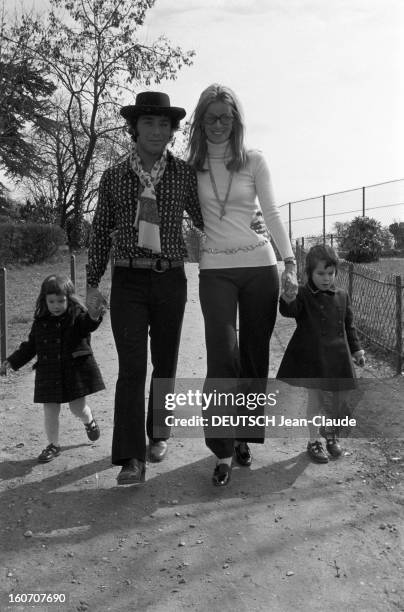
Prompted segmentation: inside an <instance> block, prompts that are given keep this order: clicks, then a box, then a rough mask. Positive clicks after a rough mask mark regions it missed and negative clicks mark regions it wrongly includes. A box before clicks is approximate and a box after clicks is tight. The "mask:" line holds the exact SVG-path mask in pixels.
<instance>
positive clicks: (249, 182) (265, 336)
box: [188, 84, 297, 486]
mask: <svg viewBox="0 0 404 612" xmlns="http://www.w3.org/2000/svg"><path fill="white" fill-rule="evenodd" d="M244 133H245V125H244V119H243V113H242V110H241V106H240V103H239V101H238V99H237V97H236V95H235V93H234V92H233V91H232V90H231V89H230V88H228V87H225V86H222V85H218V84H214V85H210V86H209V87H208V88H207V89H205V90H204V91H203V92H202V94H201V96H200V98H199V101H198V104H197V106H196V109H195V111H194V114H193V118H192V121H191V129H190V140H189V159H188V161H189V163H190V164H191V165H192V166H193V167H194V168H195V169H196V171H197V176H198V195H199V200H200V204H201V209H202V215H203V220H204V232H205V238H206V239H205V240H204V242H203V244H202V248H201V258H200V262H199V266H200V275H199V278H200V285H199V291H200V302H201V308H202V312H203V316H204V321H205V339H206V350H207V379H206V382H205V387H204V389H205V391H212V390H216V391H218V390H220V391H232V392H234V393H235V394H234V396H231V397H234V398H235V397H236V395H237V398H239V396H240V394H241V395H242V396H243V397H245V398H247V397H249V398H251V397H252V396H251V395H250V394H252V395H253V396H255V395H256V394H258V393H265V390H266V385H267V376H268V369H269V341H270V338H271V334H272V331H273V328H274V325H275V319H276V312H277V303H278V293H279V277H278V268H277V260H276V256H275V253H274V249H273V248H272V246H271V243H270V240H269V237H268V234H266V235H263V234H258V233H256V232H255V231H254V229H253V228H252V221H253V220H254V219H255V218H256V217H257V214H258V215H261V214H262V215H263V218H264V221H265V224H266V226H267V228H268V230H269V232H270V235H271V236H272V237H273V239H274V241H275V243H276V246H277V248H278V250H279V252H280V254H281V256H282V258H283V260H284V262H285V272H284V274H283V282H288V283H289V284H290V283H292V284H294V285H297V282H296V274H295V259H294V254H293V250H292V246H291V244H290V240H289V238H288V235H287V232H286V230H285V227H284V225H283V222H282V220H281V218H280V214H279V211H278V208H277V206H276V204H275V198H274V195H273V190H272V184H271V178H270V173H269V169H268V166H267V163H266V161H265V159H264V157H263V155H262V153H261V152H260V151H257V150H247V149H246V146H245V144H244ZM257 198H258V201H259V203H258V202H257ZM237 315H238V323H239V325H238V334H237ZM227 397H228V394H227ZM240 403H241V404H243V403H242V402H239V401H237V402H233V404H232V405H231V406H229V405H227V406H226V414H229V413H230V414H231V416H232V419H231V425H232V426H231V427H230V428H229V429H222V430H221V432H222V433H220V434H219V435H220V436H222V437H217V435H218V434H217V431H216V430H217V429H218V428H217V427H216V428H214V427H211V426H209V425H207V426H206V427H205V440H206V444H207V446H208V448H209V449H210V450H211V451H212V452H213V453H214V454H215V456H216V460H217V462H216V466H215V470H214V473H213V483H214V484H215V485H216V486H225V485H227V484H228V482H229V480H230V476H231V464H232V457H233V454H234V455H235V459H236V461H237V462H238V463H239V464H240V465H243V466H249V465H251V460H252V456H251V452H250V449H249V446H248V442H251V441H254V442H259V443H263V442H264V432H263V430H262V427H258V428H251V427H249V426H246V427H242V426H239V427H237V424H238V425H240V424H242V423H243V419H241V418H240V417H242V416H243V415H244V416H252V413H253V411H252V410H251V406H250V405H249V406H248V408H247V406H246V405H245V403H244V405H240ZM222 409H223V407H218V406H216V407H214V408H213V409H212V407H211V406H209V408H208V409H206V410H204V416H205V417H207V421H206V422H207V423H210V424H212V420H211V417H212V415H213V413H214V411H215V410H216V412H217V411H218V410H219V411H222ZM212 411H213V412H212ZM254 412H255V415H256V416H257V415H258V412H259V407H258V406H257V407H256V408H255V410H254ZM220 413H221V414H222V415H223V412H220ZM227 422H229V421H227ZM244 422H245V420H244ZM233 426H234V427H233Z"/></svg>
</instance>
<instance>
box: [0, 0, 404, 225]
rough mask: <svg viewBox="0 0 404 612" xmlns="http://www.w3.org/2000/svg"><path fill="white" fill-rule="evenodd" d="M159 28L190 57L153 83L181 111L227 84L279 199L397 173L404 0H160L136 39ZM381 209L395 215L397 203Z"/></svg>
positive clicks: (402, 190)
mask: <svg viewBox="0 0 404 612" xmlns="http://www.w3.org/2000/svg"><path fill="white" fill-rule="evenodd" d="M7 3H9V5H13V2H11V0H6V5H7ZM44 5H45V0H31V1H30V2H29V3H26V6H28V7H31V6H34V7H35V8H36V9H38V10H39V9H40V8H41V7H42V6H44ZM161 34H164V35H165V36H167V38H168V39H169V40H170V41H171V42H172V43H174V44H175V45H179V46H181V47H182V48H183V49H194V50H195V51H196V56H195V58H194V64H193V66H192V67H190V68H187V67H185V68H183V69H182V70H181V71H180V72H179V76H178V78H177V80H175V81H167V82H163V83H161V84H160V85H158V86H151V87H150V89H159V90H162V91H165V92H167V93H168V94H169V95H170V98H171V103H172V104H173V105H175V106H182V107H184V108H185V109H186V110H187V111H188V115H187V118H189V116H190V115H191V113H192V111H193V109H194V108H195V105H196V103H197V100H198V97H199V94H200V93H201V92H202V90H203V89H204V88H205V87H207V86H208V85H209V84H211V83H214V82H218V83H221V84H224V85H227V86H229V87H231V88H232V89H234V91H235V92H236V93H237V95H238V97H239V99H240V101H241V103H242V106H243V109H244V114H245V120H246V127H247V130H246V131H247V138H246V141H247V145H248V146H249V147H251V148H258V149H261V150H262V151H263V152H264V153H265V155H266V157H267V160H268V164H269V167H270V170H271V174H272V180H273V184H274V189H275V194H276V197H277V201H278V203H279V204H283V203H285V202H289V201H293V200H300V199H303V198H308V197H311V196H319V195H322V194H325V193H330V192H336V191H340V190H346V189H350V188H353V187H361V186H364V185H370V184H375V183H380V182H383V181H389V180H391V179H398V178H402V177H403V178H404V113H403V112H402V111H401V109H402V108H404V62H402V61H401V62H400V58H402V57H403V56H404V54H403V51H404V42H403V41H404V2H403V1H402V0H327V1H324V0H157V1H156V3H155V5H154V7H153V8H152V9H151V10H150V11H149V12H148V16H147V19H146V23H145V26H144V28H143V30H142V32H141V36H142V39H143V40H144V41H145V42H147V41H152V40H154V39H155V38H157V37H158V36H159V35H161ZM135 93H136V92H134V94H133V99H130V97H129V98H127V99H125V100H123V101H122V103H123V104H125V103H128V102H129V103H130V102H133V100H134V97H135ZM400 111H401V112H400ZM386 190H387V191H386V193H384V188H380V189H379V188H378V189H377V190H376V189H373V190H371V192H372V197H373V199H376V200H377V199H378V196H377V194H376V191H377V192H379V193H380V194H382V192H383V195H380V201H381V202H382V204H386V203H392V202H393V201H394V202H404V181H403V182H401V183H398V184H395V185H393V186H388V187H386ZM392 190H393V191H392ZM393 192H394V193H393ZM387 193H388V195H386V194H387ZM352 197H353V200H352V202H351V201H349V202H348V201H347V200H346V201H345V204H344V205H345V206H346V209H347V210H348V209H351V208H352V206H353V205H354V206H356V205H357V203H358V202H359V203H361V192H358V193H357V194H353V196H352ZM338 202H339V204H338V206H340V200H338ZM330 204H331V199H330ZM314 205H315V207H318V206H319V204H317V203H315V204H314V203H312V204H311V205H310V204H309V205H308V206H309V208H310V206H311V207H312V206H314ZM316 209H317V208H316ZM308 212H310V210H309V211H308ZM385 214H386V215H389V216H390V217H391V218H401V219H403V218H404V205H403V206H402V207H396V208H395V209H391V210H388V211H387V209H386V213H385ZM390 222H391V221H390Z"/></svg>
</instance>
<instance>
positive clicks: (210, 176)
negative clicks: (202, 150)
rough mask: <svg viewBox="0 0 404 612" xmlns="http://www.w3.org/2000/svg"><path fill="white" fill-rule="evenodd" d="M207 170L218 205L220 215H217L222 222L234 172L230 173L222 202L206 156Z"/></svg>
mask: <svg viewBox="0 0 404 612" xmlns="http://www.w3.org/2000/svg"><path fill="white" fill-rule="evenodd" d="M208 169H209V178H210V182H211V183H212V188H213V193H214V194H215V198H216V201H217V202H218V204H220V214H219V217H220V220H222V219H223V217H224V215H225V213H226V210H225V209H226V204H227V200H228V199H229V194H230V189H231V184H232V182H233V174H234V172H231V173H230V177H229V184H228V185H227V191H226V195H225V198H224V200H221V199H220V198H219V192H218V190H217V187H216V181H215V177H214V176H213V172H212V166H211V165H210V159H209V155H208Z"/></svg>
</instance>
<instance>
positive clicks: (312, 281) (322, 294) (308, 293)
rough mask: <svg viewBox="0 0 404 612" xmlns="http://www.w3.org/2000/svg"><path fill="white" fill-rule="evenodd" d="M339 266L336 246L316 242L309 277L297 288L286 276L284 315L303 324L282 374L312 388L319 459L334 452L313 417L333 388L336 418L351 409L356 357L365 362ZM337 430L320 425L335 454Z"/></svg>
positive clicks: (313, 452)
mask: <svg viewBox="0 0 404 612" xmlns="http://www.w3.org/2000/svg"><path fill="white" fill-rule="evenodd" d="M337 269H338V257H337V255H336V253H335V251H334V250H333V249H332V248H331V247H328V246H323V245H317V246H314V247H312V248H311V249H310V251H309V252H308V254H307V257H306V275H307V283H306V284H305V285H304V286H303V287H299V288H298V289H296V287H295V286H294V285H293V284H290V283H288V281H287V279H286V280H285V282H284V283H283V291H282V294H281V298H280V305H279V310H280V312H281V314H282V315H283V316H285V317H293V318H295V319H296V324H297V327H296V330H295V332H294V334H293V336H292V338H291V340H290V341H289V344H288V346H287V348H286V351H285V354H284V356H283V359H282V362H281V365H280V367H279V370H278V374H277V378H280V379H285V382H288V383H289V384H291V385H294V386H299V387H307V389H308V402H307V420H308V427H309V435H310V440H309V442H308V445H307V452H308V454H309V456H310V457H311V458H312V459H313V460H314V461H317V462H319V463H327V462H328V455H327V453H326V452H325V450H324V448H323V446H322V443H321V441H320V440H318V439H317V438H318V430H317V427H316V426H315V425H313V424H312V423H310V421H311V420H312V418H313V417H314V416H316V415H321V414H323V410H324V404H325V402H326V401H327V396H329V395H330V394H331V398H329V397H328V399H331V402H332V418H337V417H341V416H345V415H349V413H350V409H349V405H348V398H349V393H350V390H351V389H353V388H355V386H356V385H355V381H354V379H355V378H356V376H355V371H354V367H353V363H352V360H353V361H355V362H356V363H357V364H358V365H361V366H363V365H364V364H365V357H364V351H363V350H362V348H361V346H360V343H359V339H358V335H357V332H356V329H355V327H354V324H353V315H352V309H351V305H350V300H349V297H348V294H347V293H346V291H344V290H343V289H340V288H339V287H336V286H335V284H334V283H335V277H336V274H337ZM337 432H338V428H337V427H331V428H320V433H321V435H323V436H324V437H325V438H326V448H327V451H328V453H329V454H330V455H331V456H332V457H335V458H336V457H339V456H340V455H341V452H342V451H341V446H340V444H339V441H338V437H337Z"/></svg>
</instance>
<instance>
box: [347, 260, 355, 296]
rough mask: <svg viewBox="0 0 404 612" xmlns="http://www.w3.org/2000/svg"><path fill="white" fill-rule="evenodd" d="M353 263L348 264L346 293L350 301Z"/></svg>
mask: <svg viewBox="0 0 404 612" xmlns="http://www.w3.org/2000/svg"><path fill="white" fill-rule="evenodd" d="M353 269H354V267H353V263H350V264H349V265H348V295H349V299H350V300H351V302H352V292H353Z"/></svg>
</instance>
